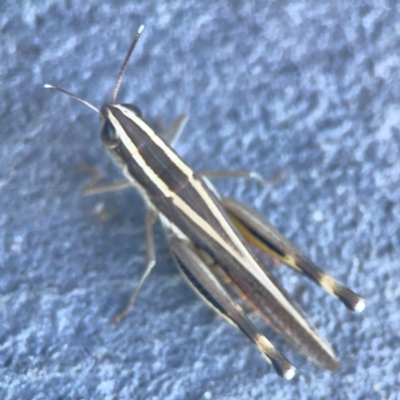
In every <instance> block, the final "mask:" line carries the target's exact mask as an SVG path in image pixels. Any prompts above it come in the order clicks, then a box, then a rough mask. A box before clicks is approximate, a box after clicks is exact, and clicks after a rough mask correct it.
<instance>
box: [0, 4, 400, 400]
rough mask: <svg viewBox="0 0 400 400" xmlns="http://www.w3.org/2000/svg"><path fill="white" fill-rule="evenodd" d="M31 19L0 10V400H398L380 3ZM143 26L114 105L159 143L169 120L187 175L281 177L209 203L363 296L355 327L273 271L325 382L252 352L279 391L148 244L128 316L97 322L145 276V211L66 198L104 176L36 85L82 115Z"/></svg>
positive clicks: (79, 123) (53, 10)
mask: <svg viewBox="0 0 400 400" xmlns="http://www.w3.org/2000/svg"><path fill="white" fill-rule="evenodd" d="M36 3H37V2H29V1H25V2H18V4H16V3H14V2H11V1H8V0H6V1H3V2H2V4H1V5H0V29H1V36H0V41H1V46H0V60H1V61H0V82H1V88H0V92H1V102H0V116H1V124H0V132H1V146H0V153H1V156H0V157H1V158H0V163H1V164H0V246H1V249H0V269H1V272H0V273H1V275H0V294H1V297H0V310H1V312H0V368H1V372H0V397H1V398H2V399H19V400H25V399H26V400H27V399H33V400H39V399H46V400H52V399H74V400H75V399H78V398H84V399H110V400H111V399H146V400H147V399H174V400H175V399H185V400H194V399H203V398H204V399H211V398H212V399H229V400H231V399H250V398H254V399H267V398H268V399H272V398H276V399H295V398H301V399H345V398H348V399H396V398H398V397H397V396H398V394H397V392H398V391H399V386H400V383H399V380H400V378H399V371H400V357H399V356H400V351H399V344H400V338H399V332H400V320H399V306H400V290H399V279H400V269H399V263H400V257H399V246H400V239H399V238H400V217H399V216H400V206H399V200H400V188H399V183H400V149H399V146H400V140H399V139H400V135H399V129H400V40H399V35H400V23H399V21H400V15H399V9H398V8H399V6H398V5H396V2H394V1H392V2H391V1H386V2H384V1H375V2H363V3H361V2H357V3H358V4H357V5H356V4H355V5H340V4H342V3H350V2H338V1H322V2H316V1H306V0H303V1H301V0H300V1H296V2H294V1H285V2H275V1H258V2H255V1H254V2H251V1H232V2H224V1H216V2H214V4H212V5H211V3H210V2H199V1H191V0H189V1H186V2H183V1H175V2H174V1H169V2H164V1H154V2H150V1H139V2H136V3H137V4H135V3H134V2H132V1H127V0H121V1H118V2H114V4H113V5H111V4H108V5H107V4H104V2H99V1H91V0H90V1H85V2H83V1H78V0H76V1H74V0H72V1H64V2H59V1H43V2H40V3H41V5H37V4H36ZM141 23H143V24H145V25H146V29H145V31H144V34H143V37H142V39H141V41H140V43H139V45H138V48H137V50H136V51H135V53H134V55H133V59H132V62H131V64H130V66H129V69H128V71H127V74H126V77H125V79H124V82H123V87H122V90H121V93H120V96H119V99H120V100H124V101H130V102H134V103H136V104H137V105H138V106H139V107H141V108H142V110H143V113H144V115H145V116H146V118H147V119H148V120H149V121H150V123H152V124H153V125H154V126H155V127H157V129H160V127H163V126H167V125H168V124H169V123H171V122H172V121H173V120H174V118H175V117H177V116H178V115H179V114H180V113H182V112H185V113H187V114H188V115H189V116H190V121H189V124H188V126H187V129H186V131H185V134H184V135H183V137H182V139H181V141H180V143H179V144H178V145H177V151H178V152H179V153H180V154H181V155H182V157H183V158H184V159H185V160H186V161H187V162H188V163H189V164H190V165H192V166H193V167H194V168H196V169H229V168H231V169H232V168H234V169H237V168H254V169H257V170H258V171H259V172H261V173H262V174H263V175H264V176H265V177H266V178H267V179H268V178H271V177H273V176H275V174H277V173H279V172H285V174H286V178H285V179H283V180H281V181H279V182H278V183H276V184H275V185H274V186H273V187H271V188H268V189H266V190H259V189H258V188H257V186H256V185H254V184H252V183H249V182H231V181H229V182H217V186H218V187H219V188H220V189H221V191H222V192H223V193H227V194H231V195H235V196H237V197H238V198H241V199H242V200H246V201H247V202H249V204H254V205H255V206H256V207H257V208H258V209H259V210H260V211H262V212H263V213H264V214H265V215H266V216H267V217H268V219H270V220H271V222H273V223H274V224H275V225H276V226H277V227H278V228H279V229H280V230H281V231H282V232H284V233H285V235H286V236H288V237H289V238H290V239H291V240H292V241H293V242H294V243H296V244H297V245H298V246H299V247H300V248H301V249H302V250H303V251H305V252H306V253H307V254H309V255H310V256H311V257H312V258H313V259H315V260H316V261H317V262H318V264H320V265H321V266H322V267H325V268H326V270H327V271H329V272H330V273H332V274H333V275H334V276H335V277H337V278H338V279H339V280H340V281H342V282H343V283H346V284H347V285H348V286H349V287H351V288H353V289H354V290H355V291H357V292H359V293H360V294H362V295H364V297H365V298H366V301H367V308H366V310H365V312H364V313H363V314H360V315H355V314H352V313H350V312H348V311H347V310H346V309H345V308H344V307H343V306H342V305H341V304H340V303H338V302H337V301H336V300H335V299H333V298H331V297H330V296H329V295H326V294H325V293H324V292H323V291H322V290H320V289H319V288H318V287H315V286H314V285H313V284H311V283H310V282H308V281H306V280H305V279H303V278H302V277H299V276H297V275H296V274H294V273H292V272H287V271H286V268H281V269H279V270H278V271H277V275H278V276H279V279H281V280H283V281H284V283H285V286H286V287H287V288H288V290H290V292H291V293H293V296H294V298H295V299H296V301H297V302H298V303H299V304H300V305H301V306H302V308H303V309H304V310H305V312H306V313H307V315H308V316H309V318H310V320H311V321H312V323H313V324H315V325H316V326H317V327H318V329H319V331H320V332H321V334H322V335H323V336H324V337H326V338H327V339H328V340H329V342H330V343H331V344H332V346H333V348H334V349H335V351H336V352H337V355H338V357H339V359H340V361H341V369H340V370H339V371H338V372H337V373H330V372H326V371H323V370H320V369H319V368H318V367H316V366H314V365H313V364H312V363H311V362H310V361H308V360H306V359H305V358H303V357H302V356H301V355H299V354H297V353H296V352H295V351H293V350H292V349H290V348H289V347H288V346H287V345H286V344H285V343H284V342H283V341H282V339H281V338H279V337H277V336H276V335H274V334H270V335H269V336H270V337H271V339H272V340H273V341H274V343H275V344H276V345H277V346H278V347H279V348H280V350H281V351H282V352H283V353H284V354H285V355H286V356H287V357H288V358H289V359H290V360H292V362H293V363H294V364H295V365H296V367H297V368H298V375H297V376H296V377H295V378H294V379H293V380H292V381H291V382H286V381H284V380H281V379H279V378H277V377H276V375H275V374H274V373H273V371H272V369H271V368H270V367H269V366H268V364H267V363H266V362H265V361H264V359H263V358H262V357H261V355H260V354H259V353H258V351H257V349H256V348H255V346H253V345H252V344H251V343H250V342H249V341H248V340H247V339H246V338H245V337H243V336H242V335H241V334H240V333H239V332H237V331H236V330H235V329H234V328H232V327H231V326H229V325H228V324H226V323H225V322H223V321H222V320H221V319H219V318H217V317H215V315H214V314H213V312H212V311H211V310H209V309H208V308H207V307H206V305H204V304H203V303H202V302H201V301H200V300H198V299H197V297H196V296H195V295H194V294H193V293H192V292H191V290H190V289H189V288H188V287H187V285H186V284H185V282H184V281H183V279H182V278H181V277H180V276H179V274H178V273H177V272H176V270H175V268H174V265H173V263H172V261H171V259H170V256H169V252H168V248H167V246H166V242H165V240H164V239H163V235H162V232H161V229H160V227H159V226H158V228H157V230H156V232H157V233H156V238H157V244H158V245H157V259H158V265H157V268H156V270H155V271H154V273H153V274H152V276H151V277H150V278H149V280H148V281H147V282H146V284H145V285H144V288H143V290H142V291H141V293H140V296H139V298H138V301H137V306H136V309H135V312H134V313H133V314H132V315H131V316H129V317H128V318H127V319H126V320H125V321H124V322H123V323H122V324H121V325H120V326H118V327H115V326H114V325H113V324H112V322H111V319H112V316H113V315H115V313H116V312H117V311H118V310H121V308H122V307H123V305H124V303H125V302H126V300H127V297H128V295H129V293H130V291H131V289H132V287H133V286H134V285H135V282H136V281H137V279H138V277H139V275H140V272H141V270H142V269H143V265H144V259H145V257H144V240H143V219H144V211H145V209H144V206H143V203H142V201H141V200H140V198H139V197H138V195H137V194H136V193H135V192H134V191H133V190H131V191H124V192H119V193H111V194H105V195H99V196H96V197H90V198H84V197H82V196H81V194H80V191H81V189H82V187H83V186H84V185H85V183H86V182H87V180H88V178H87V176H86V175H85V174H84V173H83V172H82V171H80V170H79V168H78V167H77V166H78V164H79V163H80V162H82V161H84V162H86V163H87V164H89V165H91V166H92V167H94V168H96V169H98V170H100V171H102V172H103V173H104V174H105V176H106V178H107V179H108V180H113V179H114V180H116V179H118V177H119V174H118V171H116V169H115V168H114V167H113V165H112V163H111V161H109V160H108V158H107V156H106V155H105V154H104V153H103V151H102V149H101V145H100V141H99V138H98V130H99V124H98V118H97V116H96V115H95V114H94V113H93V112H91V111H90V110H89V109H87V108H85V107H84V106H82V105H80V104H78V103H77V102H74V101H72V100H71V99H69V98H67V97H65V96H62V95H60V94H57V93H53V92H50V91H46V90H45V89H43V88H42V85H43V83H52V84H57V85H59V86H61V87H64V88H66V89H69V90H71V91H73V92H75V93H77V94H79V95H80V96H82V97H83V98H85V99H88V100H89V101H91V102H93V103H94V104H95V105H97V106H100V105H101V103H102V102H104V101H107V100H109V98H110V94H111V88H112V85H113V84H114V81H115V77H116V74H117V72H118V69H119V66H120V63H121V61H122V59H123V57H124V55H125V52H126V51H127V49H128V46H129V43H130V41H131V39H132V37H133V35H134V33H135V32H136V30H137V28H138V26H139V25H140V24H141ZM101 207H104V209H105V212H106V213H110V214H113V217H112V218H110V219H108V220H107V221H103V220H102V219H101V218H100V214H101V213H99V212H98V210H99V208H101ZM96 210H97V211H96ZM265 329H266V330H265V332H267V333H269V331H268V328H265Z"/></svg>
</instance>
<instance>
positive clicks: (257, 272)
mask: <svg viewBox="0 0 400 400" xmlns="http://www.w3.org/2000/svg"><path fill="white" fill-rule="evenodd" d="M113 107H115V108H118V109H119V110H120V111H121V112H123V113H124V114H125V115H126V116H127V117H128V118H129V119H131V120H132V122H133V123H135V124H137V125H138V126H139V127H140V128H141V129H142V130H143V131H144V132H145V133H146V134H147V135H148V136H149V137H150V138H151V139H152V140H154V143H156V144H157V145H159V147H160V148H161V149H162V150H164V151H165V153H166V154H167V155H168V156H169V157H170V160H171V161H172V162H174V164H175V165H176V166H177V167H178V168H180V169H181V170H182V172H184V173H185V174H186V175H187V176H188V177H189V180H190V182H191V184H192V185H193V187H194V188H195V189H196V190H197V192H198V193H199V196H200V197H201V198H202V199H203V201H205V202H206V203H207V205H208V207H209V209H210V212H211V213H212V214H213V215H214V217H216V218H217V219H218V221H219V223H220V224H221V226H222V228H223V229H224V231H225V232H226V233H227V234H228V235H229V238H230V239H231V240H232V242H233V243H234V244H235V245H236V248H233V247H232V246H230V245H229V243H227V242H226V240H224V238H223V237H221V236H220V235H219V234H218V232H217V231H216V230H215V229H214V228H213V227H212V226H211V225H210V224H209V223H208V222H207V221H206V220H204V219H203V218H201V217H200V216H199V215H198V214H196V213H195V212H194V211H193V209H192V208H191V207H190V205H188V204H186V203H185V202H184V201H183V200H182V199H181V198H180V197H179V196H177V195H176V193H174V192H173V191H171V190H170V189H169V187H168V186H167V185H166V184H165V182H164V181H163V180H162V179H161V178H159V176H158V175H157V174H155V173H154V171H153V170H152V169H151V168H150V167H149V166H148V164H147V163H146V161H145V160H144V159H143V157H142V156H141V155H140V153H139V151H138V148H137V147H136V146H135V144H134V143H133V142H132V140H131V139H130V138H129V136H128V135H127V133H126V132H125V130H124V129H123V128H122V126H121V124H120V123H119V122H118V120H117V119H116V118H115V117H114V116H113V115H112V113H111V112H108V117H109V119H110V121H111V122H112V124H113V125H114V126H115V128H116V130H117V133H118V135H119V137H120V139H121V141H122V143H123V144H124V146H125V147H126V148H127V149H128V151H129V152H130V154H131V155H132V158H133V159H134V160H135V162H136V163H137V164H138V165H139V167H140V168H142V170H143V172H144V173H145V174H146V175H147V177H148V178H149V179H150V180H151V181H152V182H153V183H154V184H155V185H156V186H157V187H158V188H159V189H160V191H161V192H162V193H163V194H164V196H166V197H168V198H171V200H172V202H173V203H174V204H175V205H176V207H178V208H179V209H180V210H181V211H182V212H183V213H184V214H185V215H186V216H187V217H188V218H189V219H190V220H191V221H193V222H194V223H195V224H196V225H197V226H198V227H199V228H200V229H201V230H202V231H203V232H207V233H208V234H212V236H213V238H214V239H215V240H216V241H217V242H218V243H219V244H220V245H221V246H222V247H223V248H225V250H227V251H228V252H229V253H231V254H232V255H233V256H234V257H236V259H237V260H238V261H239V262H240V263H241V264H242V266H243V267H244V268H246V269H247V270H248V271H249V272H250V273H251V274H252V275H253V276H255V277H256V278H257V280H258V281H259V282H260V283H261V284H263V285H264V287H265V288H267V289H268V290H269V291H270V292H271V293H272V295H273V296H274V297H275V298H276V299H277V301H278V302H279V303H280V304H281V305H282V306H283V307H284V308H286V310H287V311H288V312H289V313H290V314H291V315H292V316H293V317H294V318H295V319H296V320H297V321H298V322H299V323H300V324H301V325H302V326H303V328H304V329H305V330H306V331H308V332H309V334H310V335H311V336H313V337H314V339H315V340H316V341H318V342H319V343H320V344H321V346H322V347H324V348H325V349H326V351H328V352H330V353H331V355H332V357H334V355H333V353H332V352H331V351H330V348H329V347H328V346H327V345H326V344H325V343H324V341H322V339H321V338H320V337H319V336H318V335H316V334H315V332H314V331H313V330H312V329H311V328H310V326H309V325H308V323H307V321H305V319H304V318H303V317H302V316H301V315H300V314H299V313H298V312H297V310H296V309H295V308H294V307H293V306H292V305H291V304H290V302H289V301H288V300H287V299H286V297H285V296H284V295H283V294H282V293H281V292H280V291H279V290H278V289H277V287H276V286H275V285H274V284H273V283H272V282H271V280H270V279H269V278H268V276H267V275H266V274H265V272H264V271H263V270H262V268H261V267H260V266H259V265H258V263H257V262H256V261H255V259H254V258H253V257H252V256H251V254H250V253H249V252H248V251H247V248H246V247H245V246H244V244H243V243H242V241H241V239H240V238H239V237H238V235H237V234H236V232H235V231H234V230H233V229H232V227H231V225H230V224H229V222H228V221H227V219H226V218H225V217H224V216H223V215H222V214H221V212H220V210H219V208H218V207H217V206H216V204H215V203H214V201H213V199H211V198H210V197H209V195H208V193H207V192H206V191H205V190H204V187H202V184H201V182H200V181H198V180H197V179H194V177H193V171H192V170H191V169H190V168H189V167H188V166H187V165H186V164H185V163H184V162H183V161H182V160H181V159H180V158H179V157H178V156H177V155H176V154H175V153H174V152H173V151H172V150H171V149H170V148H169V147H168V146H167V145H166V144H165V143H164V142H163V141H162V140H161V139H160V138H159V137H158V136H157V135H156V134H155V133H154V131H153V130H152V129H151V128H150V127H149V126H148V125H147V124H146V123H145V122H144V121H143V120H141V119H140V118H138V117H137V116H136V114H134V113H133V112H131V111H130V110H127V109H126V108H124V107H123V106H121V105H113Z"/></svg>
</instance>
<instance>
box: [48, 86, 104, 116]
mask: <svg viewBox="0 0 400 400" xmlns="http://www.w3.org/2000/svg"><path fill="white" fill-rule="evenodd" d="M44 87H45V88H46V89H52V90H57V91H58V92H61V93H64V94H66V95H68V96H70V97H72V98H74V99H75V100H78V101H80V102H81V103H83V104H85V105H86V106H88V107H89V108H91V109H92V110H94V111H96V112H97V114H100V111H99V109H98V108H96V107H95V106H93V105H92V104H90V103H89V102H87V101H86V100H83V99H81V98H80V97H78V96H76V95H75V94H72V93H71V92H68V91H67V90H64V89H61V88H59V87H57V86H53V85H48V84H47V83H46V85H44Z"/></svg>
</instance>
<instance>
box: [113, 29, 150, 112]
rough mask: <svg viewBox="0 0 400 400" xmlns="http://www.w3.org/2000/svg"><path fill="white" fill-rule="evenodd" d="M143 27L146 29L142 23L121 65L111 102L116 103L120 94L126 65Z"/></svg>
mask: <svg viewBox="0 0 400 400" xmlns="http://www.w3.org/2000/svg"><path fill="white" fill-rule="evenodd" d="M143 29H144V25H140V27H139V29H138V31H137V34H136V35H135V37H134V39H133V41H132V44H131V47H130V48H129V51H128V54H127V55H126V57H125V60H124V62H123V64H122V67H121V69H120V71H119V74H118V78H117V82H116V83H115V86H114V90H113V94H112V97H111V104H115V100H116V99H117V94H118V91H119V87H120V86H121V81H122V78H123V76H124V73H125V70H126V67H127V65H128V61H129V59H130V57H131V54H132V52H133V50H134V48H135V46H136V43H137V42H138V40H139V38H140V35H141V33H142V32H143Z"/></svg>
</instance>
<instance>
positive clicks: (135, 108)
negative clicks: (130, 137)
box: [121, 104, 142, 118]
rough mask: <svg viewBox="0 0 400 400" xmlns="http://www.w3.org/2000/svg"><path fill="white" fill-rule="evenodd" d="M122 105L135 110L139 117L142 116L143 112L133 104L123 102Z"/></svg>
mask: <svg viewBox="0 0 400 400" xmlns="http://www.w3.org/2000/svg"><path fill="white" fill-rule="evenodd" d="M121 106H123V107H125V108H127V109H128V110H129V111H132V112H134V113H135V114H136V115H137V116H138V117H139V118H142V112H141V111H140V109H139V108H138V107H136V106H134V105H133V104H121Z"/></svg>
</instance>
